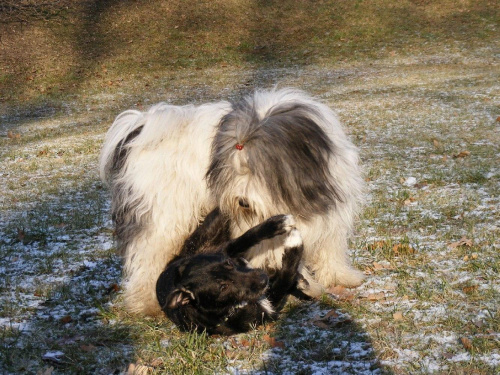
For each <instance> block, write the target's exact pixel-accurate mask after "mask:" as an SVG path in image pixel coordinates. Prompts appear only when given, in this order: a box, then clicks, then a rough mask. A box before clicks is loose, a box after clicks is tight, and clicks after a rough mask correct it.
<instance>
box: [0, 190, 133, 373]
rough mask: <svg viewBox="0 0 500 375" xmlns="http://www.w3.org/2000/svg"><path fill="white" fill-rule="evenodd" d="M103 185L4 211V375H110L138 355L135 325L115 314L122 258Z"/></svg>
mask: <svg viewBox="0 0 500 375" xmlns="http://www.w3.org/2000/svg"><path fill="white" fill-rule="evenodd" d="M97 185H98V184H96V183H95V182H91V183H89V184H86V185H85V186H82V189H81V190H80V189H79V190H77V191H65V192H64V193H62V196H61V197H60V198H53V199H49V200H45V201H41V202H39V203H37V204H36V205H34V206H32V208H30V209H28V210H27V211H26V212H24V213H14V214H12V215H10V216H7V213H4V215H2V216H3V218H4V219H5V222H4V223H5V224H6V225H5V226H4V225H2V227H1V228H0V232H1V233H2V236H1V237H2V238H1V241H0V261H1V263H2V264H3V267H2V269H1V270H0V274H1V277H0V322H1V325H0V339H1V340H0V373H3V372H5V373H33V374H35V373H37V371H39V370H44V369H48V368H50V367H53V368H55V369H56V370H57V372H60V373H106V374H107V373H115V372H117V371H118V370H120V371H121V370H123V369H125V368H126V365H127V364H128V363H130V361H131V360H132V358H131V357H133V353H134V340H133V335H132V333H131V329H130V327H129V326H128V325H126V324H123V323H121V322H120V321H117V320H115V314H114V312H113V309H114V307H113V300H114V299H115V298H116V292H117V291H118V290H119V287H118V285H119V283H120V278H121V275H120V274H121V261H120V259H119V258H118V257H117V256H116V255H115V254H114V253H115V251H114V248H113V246H112V245H111V243H110V236H111V230H110V229H109V228H108V227H107V226H106V225H105V224H106V223H105V219H104V217H105V216H106V215H107V213H106V211H107V207H108V205H107V204H106V203H105V200H106V199H107V194H103V191H102V190H100V189H98V187H97ZM7 223H8V224H7Z"/></svg>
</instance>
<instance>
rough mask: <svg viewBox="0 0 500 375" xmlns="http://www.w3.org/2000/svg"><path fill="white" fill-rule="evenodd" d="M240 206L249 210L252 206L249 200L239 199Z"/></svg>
mask: <svg viewBox="0 0 500 375" xmlns="http://www.w3.org/2000/svg"><path fill="white" fill-rule="evenodd" d="M238 204H239V205H240V207H243V208H249V207H250V205H249V204H248V202H247V200H246V199H245V198H239V199H238Z"/></svg>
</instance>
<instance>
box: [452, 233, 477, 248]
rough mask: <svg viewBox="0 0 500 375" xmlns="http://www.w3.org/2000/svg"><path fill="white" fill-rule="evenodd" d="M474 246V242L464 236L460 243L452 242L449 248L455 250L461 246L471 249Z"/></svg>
mask: <svg viewBox="0 0 500 375" xmlns="http://www.w3.org/2000/svg"><path fill="white" fill-rule="evenodd" d="M472 244H473V242H472V240H469V239H468V238H467V237H465V236H463V237H462V238H461V239H460V240H459V241H457V242H452V243H450V244H449V245H448V246H449V247H450V248H452V249H455V248H457V247H460V246H464V245H465V246H469V247H471V246H472Z"/></svg>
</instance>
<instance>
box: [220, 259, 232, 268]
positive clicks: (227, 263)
mask: <svg viewBox="0 0 500 375" xmlns="http://www.w3.org/2000/svg"><path fill="white" fill-rule="evenodd" d="M222 266H223V267H224V268H225V269H227V270H232V269H233V268H234V262H233V261H232V259H227V260H226V261H225V262H224V264H223V265H222Z"/></svg>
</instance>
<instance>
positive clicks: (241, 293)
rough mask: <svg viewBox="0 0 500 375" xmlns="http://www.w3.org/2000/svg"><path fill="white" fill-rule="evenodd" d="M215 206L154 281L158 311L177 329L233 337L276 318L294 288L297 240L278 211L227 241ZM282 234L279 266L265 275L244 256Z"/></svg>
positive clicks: (299, 250) (299, 247) (298, 252)
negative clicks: (280, 263)
mask: <svg viewBox="0 0 500 375" xmlns="http://www.w3.org/2000/svg"><path fill="white" fill-rule="evenodd" d="M229 224H230V223H229V219H228V218H227V217H224V216H223V215H222V214H221V213H220V211H219V210H218V209H216V210H214V211H212V212H211V213H210V214H209V215H208V216H207V217H206V219H205V220H204V222H203V223H202V224H201V225H200V226H199V227H198V228H197V229H196V230H195V231H194V232H193V234H192V235H191V236H190V237H189V238H188V239H187V240H186V241H185V243H184V246H183V248H182V250H181V252H180V254H179V255H178V256H177V257H176V258H174V259H173V260H172V261H170V262H169V263H168V265H167V267H166V269H165V271H163V273H162V274H161V275H160V277H159V279H158V282H157V284H156V295H157V298H158V302H159V303H160V306H161V308H162V310H163V311H164V312H165V314H166V315H167V317H168V318H169V319H170V320H172V321H173V322H174V323H175V324H176V325H177V326H178V327H179V328H180V329H181V330H184V331H193V330H197V331H199V332H202V331H204V330H206V331H207V332H208V333H210V334H221V335H232V334H235V333H239V332H245V331H248V330H249V329H251V328H253V327H255V326H256V325H258V324H261V323H262V322H263V321H264V320H265V319H272V318H275V317H276V315H277V313H278V312H279V311H280V309H281V308H282V307H283V305H284V304H285V302H286V297H287V296H288V295H289V294H290V292H291V291H292V290H294V289H295V288H296V286H297V280H298V278H299V277H300V275H299V274H298V272H297V268H298V266H299V263H300V261H301V258H302V253H303V245H302V238H301V237H300V234H299V232H298V230H297V229H296V228H295V227H294V220H293V218H292V217H291V216H287V215H278V216H273V217H271V218H270V219H268V220H266V221H264V222H263V223H262V224H259V225H257V226H256V227H253V228H252V229H250V230H248V231H247V232H246V233H244V234H243V235H242V236H240V237H238V238H236V239H233V240H229ZM280 235H283V245H284V252H283V257H282V267H281V268H280V269H277V270H272V271H269V270H267V272H268V273H269V274H268V273H266V272H264V271H263V270H261V269H252V268H251V267H250V266H249V265H248V263H247V261H246V260H245V259H244V258H243V257H244V256H245V252H246V251H247V250H249V249H250V248H251V247H252V246H254V245H256V244H258V243H259V242H261V241H263V240H266V239H270V238H274V237H276V236H280Z"/></svg>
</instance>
